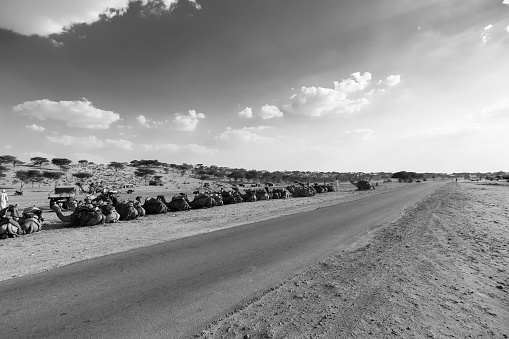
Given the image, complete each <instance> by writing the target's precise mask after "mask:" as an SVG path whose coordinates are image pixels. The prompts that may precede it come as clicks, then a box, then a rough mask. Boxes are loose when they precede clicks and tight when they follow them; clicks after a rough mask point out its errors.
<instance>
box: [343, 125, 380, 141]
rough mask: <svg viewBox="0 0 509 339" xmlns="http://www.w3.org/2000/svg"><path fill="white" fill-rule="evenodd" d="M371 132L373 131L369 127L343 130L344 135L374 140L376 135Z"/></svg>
mask: <svg viewBox="0 0 509 339" xmlns="http://www.w3.org/2000/svg"><path fill="white" fill-rule="evenodd" d="M373 133H374V131H373V130H372V129H371V128H358V129H354V130H351V131H350V130H348V131H345V134H346V135H349V136H357V137H358V138H360V139H361V140H364V141H371V140H376V137H375V136H374V135H373Z"/></svg>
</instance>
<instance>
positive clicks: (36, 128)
mask: <svg viewBox="0 0 509 339" xmlns="http://www.w3.org/2000/svg"><path fill="white" fill-rule="evenodd" d="M26 128H28V129H31V130H32V131H37V132H42V131H44V130H46V128H44V127H42V126H37V125H36V124H32V125H27V126H26Z"/></svg>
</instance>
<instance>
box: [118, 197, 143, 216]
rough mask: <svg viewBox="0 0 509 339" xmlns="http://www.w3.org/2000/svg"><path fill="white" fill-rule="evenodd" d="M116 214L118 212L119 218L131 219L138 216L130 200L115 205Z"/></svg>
mask: <svg viewBox="0 0 509 339" xmlns="http://www.w3.org/2000/svg"><path fill="white" fill-rule="evenodd" d="M115 209H116V210H117V212H118V214H120V220H133V219H136V218H138V210H137V209H136V208H135V207H134V202H133V201H132V200H128V201H121V202H119V203H118V204H117V206H115Z"/></svg>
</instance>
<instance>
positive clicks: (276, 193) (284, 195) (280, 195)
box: [272, 188, 290, 199]
mask: <svg viewBox="0 0 509 339" xmlns="http://www.w3.org/2000/svg"><path fill="white" fill-rule="evenodd" d="M272 198H273V199H288V198H290V192H288V190H286V189H284V188H274V189H273V190H272Z"/></svg>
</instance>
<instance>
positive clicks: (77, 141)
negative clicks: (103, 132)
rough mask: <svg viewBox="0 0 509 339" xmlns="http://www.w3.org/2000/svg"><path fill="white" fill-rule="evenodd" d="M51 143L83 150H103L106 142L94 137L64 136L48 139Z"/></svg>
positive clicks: (48, 137)
mask: <svg viewBox="0 0 509 339" xmlns="http://www.w3.org/2000/svg"><path fill="white" fill-rule="evenodd" d="M46 138H47V139H48V140H49V141H50V142H52V143H55V144H59V145H62V146H78V147H83V148H102V147H104V141H102V140H100V139H97V137H96V136H94V135H89V136H88V137H74V136H72V135H62V136H60V137H50V136H47V137H46Z"/></svg>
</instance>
